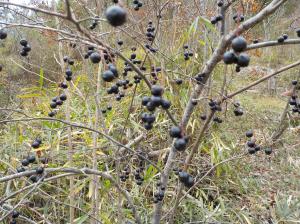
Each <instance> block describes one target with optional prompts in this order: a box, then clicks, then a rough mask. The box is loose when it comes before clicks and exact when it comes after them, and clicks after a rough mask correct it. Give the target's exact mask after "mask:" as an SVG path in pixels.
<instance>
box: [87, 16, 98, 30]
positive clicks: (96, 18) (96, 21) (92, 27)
mask: <svg viewBox="0 0 300 224" xmlns="http://www.w3.org/2000/svg"><path fill="white" fill-rule="evenodd" d="M98 20H99V16H96V17H95V20H94V21H93V23H92V25H90V27H89V28H90V29H91V30H93V29H95V28H96V27H97V25H98Z"/></svg>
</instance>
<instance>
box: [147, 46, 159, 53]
mask: <svg viewBox="0 0 300 224" xmlns="http://www.w3.org/2000/svg"><path fill="white" fill-rule="evenodd" d="M145 47H146V48H147V49H148V50H149V51H150V52H152V53H156V52H157V51H158V49H157V48H153V47H152V46H151V45H150V44H145Z"/></svg>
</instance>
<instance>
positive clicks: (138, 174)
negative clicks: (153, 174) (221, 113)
mask: <svg viewBox="0 0 300 224" xmlns="http://www.w3.org/2000/svg"><path fill="white" fill-rule="evenodd" d="M138 153H139V154H144V153H143V152H140V151H139V152H138ZM138 163H139V164H138V168H136V170H135V172H134V179H135V182H136V184H137V185H139V186H140V185H142V184H143V182H144V177H143V176H142V174H143V172H144V169H145V162H144V159H142V158H140V159H139V161H138Z"/></svg>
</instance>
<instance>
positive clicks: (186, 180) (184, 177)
mask: <svg viewBox="0 0 300 224" xmlns="http://www.w3.org/2000/svg"><path fill="white" fill-rule="evenodd" d="M174 171H175V174H176V175H178V177H179V180H180V182H181V183H183V184H184V186H186V187H187V188H191V187H192V186H193V185H194V184H195V181H194V178H193V177H192V176H191V175H190V174H188V173H187V172H185V171H182V170H180V169H179V170H178V169H174Z"/></svg>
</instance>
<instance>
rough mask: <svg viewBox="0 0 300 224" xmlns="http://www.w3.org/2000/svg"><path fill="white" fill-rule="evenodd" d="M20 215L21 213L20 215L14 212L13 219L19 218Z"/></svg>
mask: <svg viewBox="0 0 300 224" xmlns="http://www.w3.org/2000/svg"><path fill="white" fill-rule="evenodd" d="M19 215H20V213H19V212H18V211H16V210H14V211H13V212H12V214H11V217H12V218H13V219H16V218H18V217H19Z"/></svg>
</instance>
